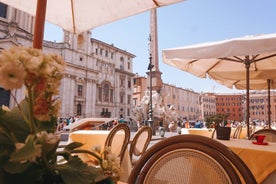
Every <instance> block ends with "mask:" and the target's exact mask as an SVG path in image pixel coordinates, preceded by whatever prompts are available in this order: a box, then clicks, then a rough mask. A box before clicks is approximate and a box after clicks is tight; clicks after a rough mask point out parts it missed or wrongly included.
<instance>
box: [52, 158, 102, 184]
mask: <svg viewBox="0 0 276 184" xmlns="http://www.w3.org/2000/svg"><path fill="white" fill-rule="evenodd" d="M53 169H55V170H57V171H58V173H59V174H60V176H61V178H62V180H63V181H64V183H66V184H76V183H82V184H90V183H95V179H96V178H97V177H98V176H100V175H103V174H102V170H101V168H96V167H92V166H87V164H85V163H83V162H82V160H81V159H80V158H79V157H73V158H72V159H71V160H69V161H68V162H67V163H65V164H60V165H55V166H54V167H53Z"/></svg>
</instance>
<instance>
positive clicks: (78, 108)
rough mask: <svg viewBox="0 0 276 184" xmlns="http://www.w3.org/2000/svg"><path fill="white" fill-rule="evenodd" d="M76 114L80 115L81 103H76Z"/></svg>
mask: <svg viewBox="0 0 276 184" xmlns="http://www.w3.org/2000/svg"><path fill="white" fill-rule="evenodd" d="M77 115H78V116H80V115H81V104H77Z"/></svg>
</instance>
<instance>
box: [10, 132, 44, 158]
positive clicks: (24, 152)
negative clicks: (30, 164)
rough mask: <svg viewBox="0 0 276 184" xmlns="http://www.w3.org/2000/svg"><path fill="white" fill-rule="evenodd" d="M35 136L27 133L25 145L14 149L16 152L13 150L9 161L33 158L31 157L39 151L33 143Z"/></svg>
mask: <svg viewBox="0 0 276 184" xmlns="http://www.w3.org/2000/svg"><path fill="white" fill-rule="evenodd" d="M34 139H35V136H34V135H29V136H28V137H27V139H26V143H25V145H24V146H23V147H22V148H21V149H19V150H16V152H13V153H12V155H11V158H10V161H11V162H22V161H27V160H31V159H33V157H35V156H37V153H38V152H40V149H41V148H39V147H38V146H36V145H35V143H34Z"/></svg>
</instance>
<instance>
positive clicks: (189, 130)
mask: <svg viewBox="0 0 276 184" xmlns="http://www.w3.org/2000/svg"><path fill="white" fill-rule="evenodd" d="M212 132H213V129H207V128H182V129H181V134H194V135H202V136H206V137H212Z"/></svg>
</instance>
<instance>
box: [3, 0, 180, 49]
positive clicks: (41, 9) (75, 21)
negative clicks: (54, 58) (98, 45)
mask: <svg viewBox="0 0 276 184" xmlns="http://www.w3.org/2000/svg"><path fill="white" fill-rule="evenodd" d="M0 1H1V2H3V3H5V4H7V5H10V6H12V7H15V8H17V9H19V10H22V11H24V12H27V13H29V14H31V15H33V16H36V22H35V32H34V44H33V46H34V47H35V48H40V49H41V47H42V41H43V33H44V22H45V18H46V20H47V21H49V22H51V23H53V24H56V25H58V26H60V27H62V28H63V29H65V30H67V31H70V32H73V33H81V32H84V31H87V30H90V29H92V28H95V27H97V26H101V25H103V24H106V23H110V22H113V21H116V20H118V19H122V18H125V17H129V16H132V15H135V14H138V13H142V12H145V11H148V10H150V9H152V8H158V7H162V6H166V5H170V4H173V3H177V2H180V1H183V0H0ZM46 6H47V8H46Z"/></svg>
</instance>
